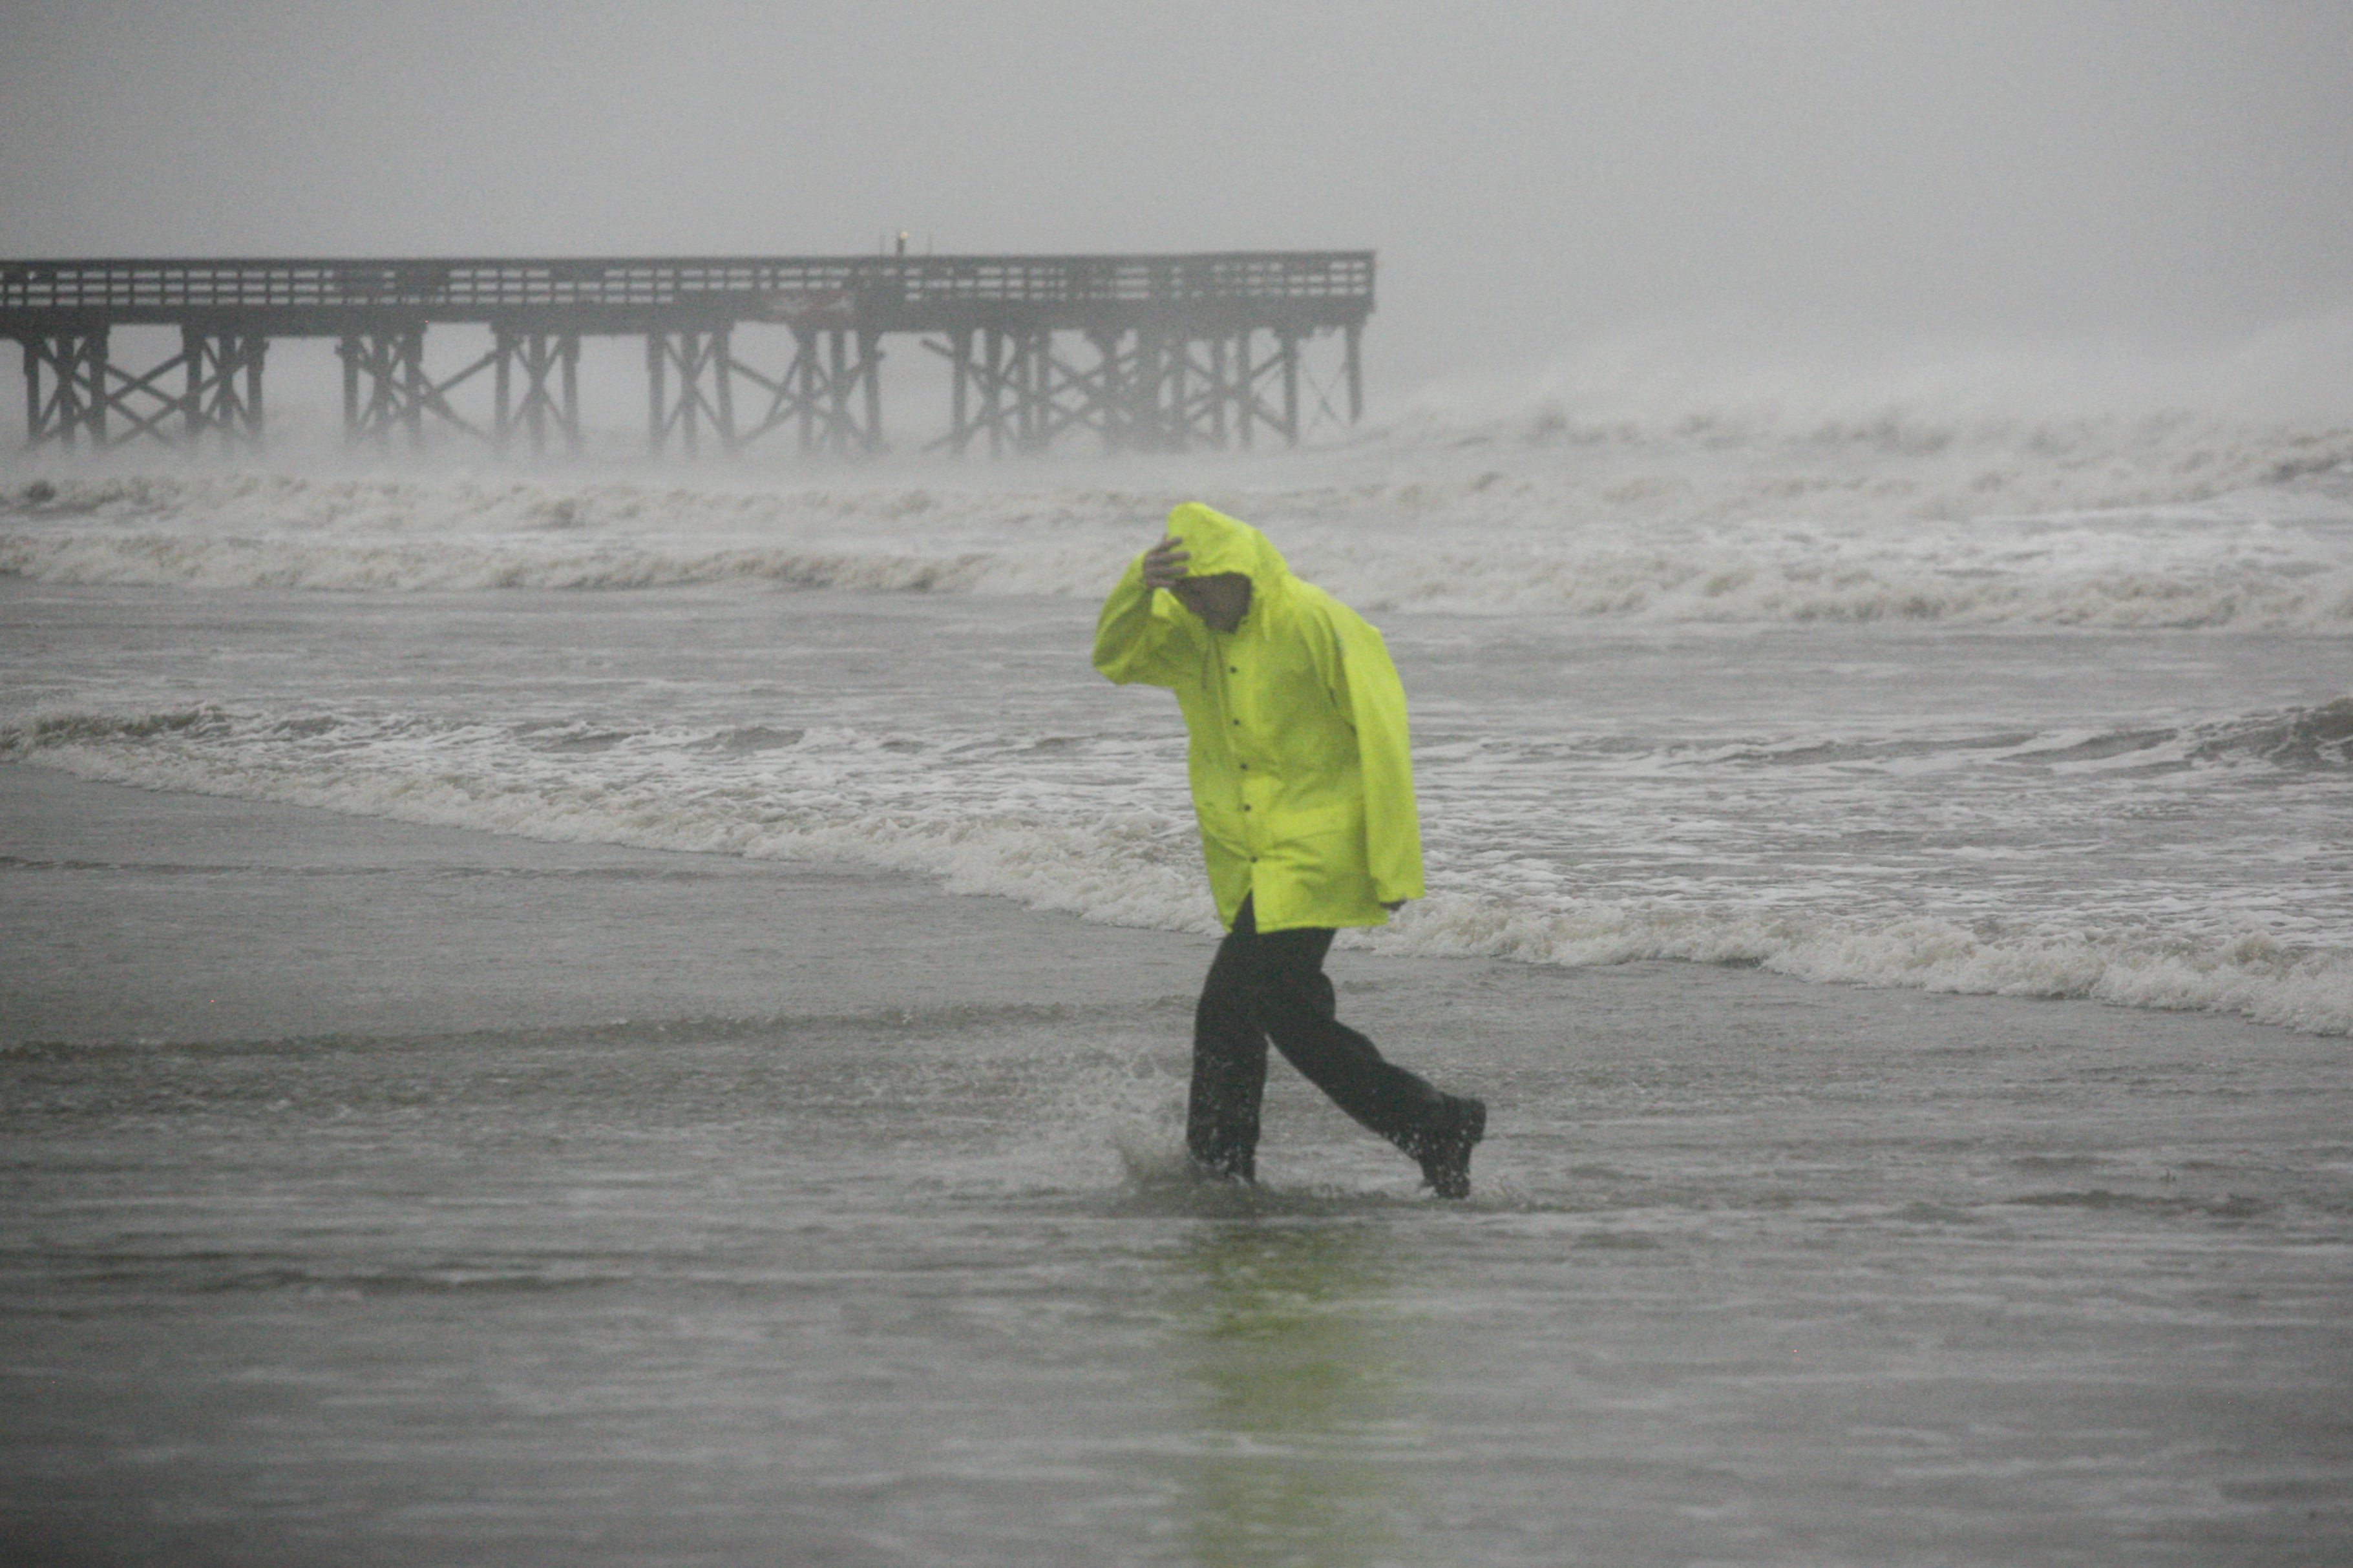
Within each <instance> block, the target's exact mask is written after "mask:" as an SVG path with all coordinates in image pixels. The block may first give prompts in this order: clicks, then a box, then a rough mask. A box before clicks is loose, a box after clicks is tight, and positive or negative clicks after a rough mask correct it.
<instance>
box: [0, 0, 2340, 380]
mask: <svg viewBox="0 0 2353 1568" xmlns="http://www.w3.org/2000/svg"><path fill="white" fill-rule="evenodd" d="M0 20H5V33H0V256H14V257H33V256H87V255H108V254H111V255H174V254H195V255H228V254H245V255H294V256H321V255H332V254H364V255H375V254H406V255H436V254H438V255H453V254H491V255H499V254H515V255H521V254H584V253H589V254H628V253H648V252H672V253H684V252H756V253H801V254H827V253H840V252H849V251H866V250H871V249H872V248H874V247H875V246H876V245H877V244H878V243H880V241H881V237H882V236H884V235H885V234H888V233H891V232H892V231H895V230H898V229H901V228H904V229H907V230H909V231H910V232H911V233H912V234H913V243H914V245H915V246H916V247H918V248H922V247H925V246H927V245H928V246H933V247H936V248H937V249H939V250H940V251H943V252H948V251H1027V250H1036V251H1060V250H1206V249H1223V248H1261V247H1264V248H1292V247H1327V246H1328V247H1360V246H1369V247H1376V248H1377V249H1378V250H1379V251H1380V253H1381V262H1382V280H1381V293H1380V312H1379V314H1378V315H1377V317H1376V318H1375V322H1374V329H1373V336H1372V337H1371V338H1370V339H1368V347H1369V348H1370V349H1371V350H1372V351H1373V352H1375V353H1377V355H1378V357H1379V359H1381V360H1385V361H1387V362H1388V369H1389V370H1390V372H1391V373H1392V374H1404V375H1409V376H1413V377H1422V376H1429V375H1433V374H1445V373H1455V372H1466V371H1476V370H1480V369H1499V370H1500V369H1508V368H1517V367H1524V366H1529V365H1534V364H1537V363H1542V362H1544V361H1545V360H1546V359H1547V358H1548V357H1550V356H1553V355H1556V354H1559V353H1566V352H1569V351H1572V350H1573V349H1575V348H1576V347H1577V345H1578V344H1580V343H1582V342H1589V341H1591V340H1592V339H1594V338H1596V337H1599V336H1603V335H1606V334H1609V333H1611V332H1614V331H1621V330H1630V329H1648V328H1658V327H1673V328H1678V329H1689V328H1693V327H1699V328H1708V327H1713V326H1717V325H1722V326H1724V327H1725V328H1727V329H1746V328H1749V327H1757V326H1759V325H1765V326H1769V327H1771V328H1773V329H1775V330H1777V331H1783V332H1792V331H1794V332H1797V333H1800V334H1803V333H1816V334H1820V335H1822V336H1824V337H1832V336H1844V337H1847V338H1855V337H1864V338H1872V337H1876V338H1879V339H1882V340H1885V339H1888V338H1901V337H1905V336H1914V337H1919V338H1922V339H1936V340H1942V341H1947V342H1950V341H1954V340H1956V339H1976V338H1984V339H1992V340H2003V341H2011V342H2015V341H2018V340H2021V339H2025V340H2031V339H2034V338H2037V337H2044V336H2063V337H2103V336H2105V337H2118V336H2121V337H2127V338H2134V339H2140V340H2157V341H2180V340H2191V341H2196V340H2211V339H2219V338H2224V337H2228V336H2230V335H2232V334H2236V333H2242V332H2247V331H2253V330H2257V329H2261V328H2264V327H2270V326H2276V325H2277V324H2279V323H2281V322H2284V321H2292V320H2294V319H2295V318H2297V317H2299V316H2302V315H2306V314H2308V313H2312V312H2315V311H2319V310H2327V309H2331V308H2334V307H2339V306H2344V305H2347V304H2348V302H2353V87H2348V80H2353V72H2348V67H2353V5H2348V4H2342V3H2323V0H2239V3H2237V4H2196V3H2190V0H2141V3H2108V4H2087V3H2083V0H2031V3H2026V4H1968V3H1967V0H1933V3H1932V0H1881V3H1877V4H1862V3H1854V4H1835V3H1830V0H1817V3H1796V0H1792V3H1788V4H1766V3H1758V4H1746V5H1742V4H1725V3H1716V4H1703V3H1696V0H1694V3H1674V0H1652V3H1649V4H1590V3H1575V0H1550V3H1546V4H1524V3H1521V0H1494V3H1484V4H1482V3H1481V0H1455V3H1453V4H1445V5H1439V4H1409V3H1405V0H1367V3H1363V4H1346V3H1345V0H1324V3H1323V4H1299V3H1295V0H1252V3H1249V4H1227V3H1210V0H1161V3H1158V4H1149V5H1139V4H1127V3H1124V0H1088V3H1080V0H993V3H990V4H987V5H980V4H971V5H967V4H962V3H959V0H920V3H908V0H857V3H842V4H833V3H818V0H802V3H782V4H768V5H755V4H748V3H734V0H672V3H670V4H663V5H629V4H566V3H565V0H541V3H537V4H533V5H517V4H511V3H508V0H471V3H467V4H455V3H439V0H375V3H374V4H368V5H353V4H347V3H345V0H194V3H189V0H180V3H164V0H145V3H141V0H0Z"/></svg>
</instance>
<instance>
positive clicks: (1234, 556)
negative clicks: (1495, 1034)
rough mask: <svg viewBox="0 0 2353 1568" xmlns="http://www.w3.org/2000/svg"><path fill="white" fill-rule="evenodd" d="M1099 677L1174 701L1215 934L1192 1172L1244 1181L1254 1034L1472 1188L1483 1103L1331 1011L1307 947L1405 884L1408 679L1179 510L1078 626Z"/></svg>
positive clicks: (1412, 847) (1361, 626)
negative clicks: (1167, 692) (1413, 1067)
mask: <svg viewBox="0 0 2353 1568" xmlns="http://www.w3.org/2000/svg"><path fill="white" fill-rule="evenodd" d="M1094 664H1095V668H1097V669H1098V670H1100V671H1102V672H1103V675H1104V676H1105V677H1107V678H1108V679H1112V680H1113V681H1115V682H1118V683H1120V684H1122V685H1125V684H1127V683H1129V682H1131V681H1142V682H1145V683H1146V684H1148V685H1153V686H1166V687H1169V688H1171V689H1174V690H1175V691H1176V700H1177V702H1178V704H1179V705H1180V706H1181V707H1182V709H1183V710H1184V714H1185V723H1186V727H1187V729H1188V730H1189V731H1191V733H1192V752H1191V757H1190V764H1189V765H1190V772H1191V774H1192V783H1193V805H1194V809H1195V811H1196V813H1197V815H1198V816H1199V819H1200V824H1201V849H1202V854H1203V856H1204V858H1206V859H1207V861H1208V871H1209V885H1210V888H1211V890H1212V891H1213V892H1214V893H1215V894H1216V896H1217V900H1218V913H1219V918H1220V919H1221V920H1222V921H1224V922H1225V924H1226V927H1227V932H1228V934H1227V936H1226V939H1225V941H1224V942H1222V943H1221V944H1220V945H1219V948H1218V953H1217V957H1216V959H1215V960H1214V961H1213V962H1212V963H1210V965H1209V973H1208V979H1207V981H1206V982H1204V984H1203V985H1202V989H1201V997H1200V1001H1199V1004H1198V1006H1197V1007H1196V1008H1195V1011H1194V1022H1193V1079H1192V1088H1191V1091H1190V1095H1189V1097H1188V1100H1187V1109H1186V1118H1185V1139H1186V1146H1187V1150H1188V1152H1190V1154H1191V1156H1192V1159H1193V1162H1194V1164H1195V1167H1196V1168H1197V1169H1198V1170H1199V1171H1201V1172H1202V1173H1205V1174H1208V1175H1212V1176H1219V1177H1227V1178H1231V1179H1236V1180H1240V1181H1245V1182H1247V1181H1251V1180H1254V1179H1255V1176H1256V1156H1257V1150H1258V1138H1259V1105H1260V1100H1261V1095H1262V1093H1263V1091H1264V1089H1265V1086H1266V1049H1267V1043H1268V1041H1269V1040H1270V1039H1271V1040H1272V1042H1273V1043H1274V1046H1275V1048H1276V1049H1278V1050H1280V1051H1282V1054H1283V1056H1284V1058H1286V1059H1288V1060H1289V1061H1290V1063H1291V1064H1292V1066H1293V1067H1295V1068H1298V1069H1299V1070H1300V1072H1301V1073H1302V1074H1303V1075H1304V1076H1305V1077H1306V1078H1307V1079H1308V1080H1309V1081H1310V1082H1312V1083H1314V1085H1315V1086H1316V1087H1317V1088H1318V1089H1322V1090H1323V1091H1324V1093H1325V1094H1327V1095H1329V1096H1331V1098H1332V1100H1334V1102H1335V1103H1336V1104H1337V1105H1338V1106H1339V1107H1340V1108H1341V1109H1342V1110H1345V1111H1346V1112H1347V1113H1348V1114H1349V1115H1351V1116H1353V1117H1355V1118H1356V1120H1357V1121H1359V1122H1362V1123H1363V1124H1364V1125H1365V1126H1366V1127H1367V1128H1370V1129H1371V1130H1372V1131H1375V1132H1377V1133H1379V1134H1380V1135H1381V1136H1382V1137H1384V1138H1386V1139H1388V1141H1389V1142H1392V1143H1395V1144H1396V1145H1397V1146H1398V1148H1400V1149H1402V1150H1404V1151H1405V1152H1407V1153H1408V1154H1410V1155H1412V1156H1413V1157H1414V1158H1415V1159H1417V1160H1419V1162H1420V1163H1421V1171H1422V1176H1423V1179H1424V1180H1426V1181H1427V1182H1428V1183H1429V1184H1430V1185H1431V1186H1432V1187H1434V1188H1436V1189H1437V1191H1438V1194H1439V1195H1440V1197H1447V1198H1460V1197H1465V1196H1468V1195H1469V1194H1470V1191H1471V1150H1472V1145H1473V1144H1475V1143H1477V1142H1479V1140H1480V1139H1481V1137H1482V1136H1483V1135H1484V1133H1485V1131H1486V1123H1487V1108H1486V1106H1485V1105H1484V1104H1482V1102H1480V1101H1479V1100H1472V1099H1469V1098H1465V1097H1461V1096H1456V1095H1450V1094H1442V1093H1440V1091H1439V1090H1437V1089H1433V1088H1432V1087H1430V1084H1428V1083H1427V1082H1425V1081H1423V1080H1422V1079H1419V1078H1417V1077H1416V1076H1415V1075H1413V1074H1412V1073H1410V1072H1408V1071H1407V1070H1405V1069H1404V1068H1400V1067H1398V1066H1397V1065H1395V1064H1394V1063H1391V1062H1389V1061H1387V1060H1385V1059H1384V1058H1382V1056H1381V1054H1380V1052H1379V1051H1378V1050H1377V1049H1375V1048H1374V1046H1373V1043H1372V1042H1371V1041H1370V1040H1368V1039H1366V1037H1364V1036H1362V1035H1360V1034H1358V1033H1357V1032H1356V1030H1354V1029H1351V1028H1349V1027H1348V1026H1346V1025H1345V1024H1342V1023H1341V1022H1340V1021H1339V1020H1338V1018H1337V1017H1336V1016H1335V1005H1334V997H1333V992H1332V982H1331V981H1330V979H1329V978H1327V977H1326V976H1325V974H1324V954H1325V953H1326V952H1328V951H1329V950H1330V948H1331V946H1332V939H1333V937H1334V935H1335V933H1336V931H1337V929H1338V928H1340V927H1343V926H1377V925H1380V924H1382V923H1384V922H1386V921H1388V917H1389V915H1390V913H1391V912H1393V911H1394V910H1397V909H1398V908H1399V907H1400V906H1402V905H1403V904H1404V903H1405V902H1406V901H1407V900H1409V899H1416V898H1419V897H1420V896H1421V891H1422V883H1421V827H1420V824H1419V819H1418V818H1417V816H1416V815H1415V808H1414V796H1413V764H1412V759H1411V757H1410V754H1409V751H1408V747H1407V736H1406V711H1405V689H1404V688H1403V686H1402V685H1400V684H1399V682H1398V676H1397V668H1396V667H1395V666H1394V665H1392V664H1391V663H1390V662H1389V656H1388V647H1387V646H1386V645H1385V644H1384V643H1383V642H1382V640H1381V635H1380V633H1378V632H1377V631H1375V630H1374V629H1373V628H1372V626H1369V625H1368V624H1366V621H1365V620H1364V618H1363V617H1362V616H1358V615H1357V614H1356V612H1355V611H1354V610H1351V609H1349V608H1348V607H1347V606H1346V605H1343V604H1341V603H1340V602H1339V601H1338V600H1337V599H1335V598H1334V597H1332V595H1329V594H1327V593H1325V592H1324V590H1322V589H1321V588H1318V587H1316V586H1314V584H1310V583H1303V582H1302V581H1300V580H1299V579H1298V578H1297V577H1294V576H1293V575H1292V574H1291V569H1290V567H1289V566H1287V565H1286V564H1285V563H1284V562H1283V559H1282V555H1280V554H1279V553H1277V552H1276V550H1275V548H1274V546H1273V545H1272V544H1271V543H1270V542H1268V541H1267V538H1266V536H1265V535H1264V534H1262V533H1261V532H1260V531H1258V530H1257V529H1255V528H1252V527H1250V525H1249V524H1248V523H1245V522H1240V521H1236V520H1235V519H1233V518H1230V517H1227V516H1225V515H1224V514H1222V513H1220V512H1216V511H1212V510H1210V509H1209V508H1208V507H1206V506H1202V505H1199V504H1198V503H1194V502H1188V503H1187V504H1186V505H1184V506H1180V507H1178V508H1177V509H1176V510H1175V511H1173V512H1171V513H1170V514H1169V517H1168V531H1167V534H1166V537H1165V538H1163V539H1162V540H1161V541H1160V542H1159V543H1157V544H1155V545H1154V546H1153V547H1152V548H1151V549H1150V550H1148V551H1146V552H1145V553H1144V554H1143V555H1142V556H1140V557H1139V558H1137V559H1136V560H1135V561H1134V563H1131V564H1130V565H1129V567H1128V569H1127V572H1126V574H1125V575H1124V576H1123V577H1121V579H1120V581H1119V584H1118V586H1116V587H1114V588H1113V590H1112V593H1111V598H1110V600H1109V601H1108V602H1107V603H1106V604H1105V605H1103V615H1102V617H1101V619H1100V620H1099V621H1098V622H1097V624H1096V627H1095V647H1094Z"/></svg>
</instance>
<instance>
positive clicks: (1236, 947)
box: [1185, 899, 1455, 1178]
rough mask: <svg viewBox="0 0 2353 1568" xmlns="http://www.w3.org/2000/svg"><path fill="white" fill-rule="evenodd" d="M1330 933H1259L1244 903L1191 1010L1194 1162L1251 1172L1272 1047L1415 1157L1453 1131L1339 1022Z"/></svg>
mask: <svg viewBox="0 0 2353 1568" xmlns="http://www.w3.org/2000/svg"><path fill="white" fill-rule="evenodd" d="M1334 934H1335V933H1333V932H1332V931H1324V930H1320V929H1310V930H1299V931H1267V932H1264V933H1261V931H1259V929H1258V921H1257V918H1256V915H1255V913H1254V911H1253V910H1251V908H1250V900H1248V899H1244V900H1242V907H1241V911H1240V913H1239V914H1237V915H1236V916H1235V917H1234V929H1233V930H1232V931H1229V932H1228V933H1227V935H1226V940H1225V941H1224V942H1222V943H1220V944H1219V948H1218V956H1217V958H1216V959H1215V960H1214V961H1212V962H1211V963H1210V964H1209V976H1208V980H1206V981H1204V982H1203V983H1202V985H1201V1000H1200V1002H1199V1003H1198V1005H1196V1006H1195V1008H1194V1010H1193V1091H1192V1095H1191V1098H1190V1100H1189V1102H1188V1104H1187V1108H1186V1115H1185V1142H1186V1145H1187V1148H1189V1149H1190V1150H1191V1151H1192V1153H1193V1158H1194V1159H1195V1160H1197V1161H1198V1162H1199V1163H1201V1164H1203V1165H1205V1166H1208V1168H1210V1169H1211V1170H1214V1171H1217V1172H1219V1173H1222V1174H1225V1175H1233V1176H1241V1177H1245V1178H1248V1177H1250V1176H1251V1175H1253V1174H1254V1173H1255V1161H1256V1155H1257V1152H1258V1113H1259V1101H1260V1100H1261V1097H1262V1096H1263V1094H1264V1092H1265V1089H1266V1045H1267V1041H1268V1040H1269V1039H1270V1038H1271V1039H1272V1040H1273V1042H1274V1046H1275V1048H1276V1049H1277V1050H1279V1051H1281V1052H1282V1055H1283V1058H1284V1059H1285V1060H1287V1061H1289V1062H1290V1063H1291V1065H1292V1066H1293V1067H1295V1068H1298V1069H1299V1071H1300V1073H1301V1075H1302V1076H1303V1077H1304V1078H1305V1079H1307V1080H1308V1081H1309V1082H1310V1083H1312V1084H1314V1086H1315V1087H1316V1088H1318V1089H1322V1090H1323V1091H1324V1093H1325V1094H1328V1095H1330V1096H1331V1097H1332V1100H1333V1102H1334V1103H1335V1104H1336V1105H1338V1106H1339V1108H1340V1109H1341V1110H1345V1111H1346V1112H1347V1113H1348V1114H1349V1115H1351V1116H1353V1117H1355V1118H1356V1120H1357V1121H1361V1122H1363V1123H1364V1124H1365V1125H1366V1127H1368V1128H1370V1129H1372V1131H1375V1132H1377V1133H1379V1134H1380V1135H1381V1136H1382V1137H1384V1138H1386V1139H1388V1141H1389V1142H1392V1143H1395V1144H1396V1145H1397V1146H1398V1148H1400V1149H1403V1150H1404V1151H1405V1152H1407V1153H1409V1154H1419V1152H1420V1149H1421V1145H1422V1143H1423V1141H1424V1138H1425V1137H1426V1136H1427V1135H1430V1134H1433V1133H1436V1132H1438V1131H1440V1130H1442V1129H1443V1128H1445V1127H1446V1126H1448V1125H1449V1124H1450V1121H1451V1118H1452V1117H1453V1116H1454V1114H1455V1110H1454V1107H1453V1103H1452V1101H1451V1100H1450V1099H1449V1097H1447V1096H1446V1095H1443V1094H1440V1092H1439V1091H1438V1090H1437V1089H1432V1088H1431V1087H1430V1085H1429V1084H1428V1083H1426V1082H1424V1081H1423V1080H1422V1079H1419V1078H1416V1077H1415V1076H1414V1075H1413V1074H1411V1073H1409V1072H1408V1071H1406V1070H1405V1068H1401V1067H1398V1066H1397V1065H1396V1064H1395V1063H1393V1062H1389V1061H1386V1060H1384V1059H1382V1057H1381V1053H1380V1052H1379V1051H1377V1050H1375V1049H1374V1048H1373V1042H1372V1041H1370V1040H1368V1039H1366V1038H1365V1037H1364V1036H1362V1035H1360V1034H1358V1033H1356V1030H1354V1029H1352V1028H1350V1027H1348V1026H1346V1025H1345V1024H1343V1023H1341V1022H1340V1021H1339V1019H1338V1018H1337V1017H1335V1016H1334V1006H1333V997H1332V982H1331V981H1330V979H1329V978H1327V977H1326V976H1325V975H1324V953H1325V952H1329V951H1330V950H1331V946H1332V938H1333V935H1334Z"/></svg>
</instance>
